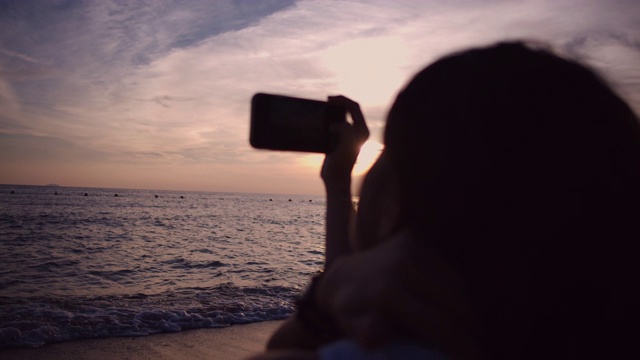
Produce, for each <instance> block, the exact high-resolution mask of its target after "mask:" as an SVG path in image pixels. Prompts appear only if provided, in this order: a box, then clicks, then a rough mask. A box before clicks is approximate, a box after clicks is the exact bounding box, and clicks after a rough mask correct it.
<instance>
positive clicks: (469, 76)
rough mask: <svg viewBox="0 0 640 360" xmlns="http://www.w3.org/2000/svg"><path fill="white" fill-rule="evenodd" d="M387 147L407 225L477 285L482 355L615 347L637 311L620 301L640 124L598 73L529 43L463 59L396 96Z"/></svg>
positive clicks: (561, 353) (639, 159)
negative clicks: (624, 324) (630, 314)
mask: <svg viewBox="0 0 640 360" xmlns="http://www.w3.org/2000/svg"><path fill="white" fill-rule="evenodd" d="M385 147H386V149H385V151H386V153H387V154H388V156H389V158H390V159H391V162H392V164H393V166H394V168H395V171H396V172H397V175H398V178H399V181H400V183H401V184H402V187H401V189H400V191H401V198H402V209H403V211H404V212H403V217H404V219H405V221H406V225H407V226H408V227H409V228H410V229H411V230H412V231H413V232H414V233H415V235H416V237H417V238H419V239H421V240H423V241H425V243H426V244H428V247H429V248H430V249H433V251H438V252H440V253H442V255H443V256H444V257H445V258H446V259H447V261H449V262H450V263H451V264H452V266H453V267H454V268H455V269H456V270H457V271H459V273H460V276H461V277H462V278H463V279H464V280H465V282H466V284H467V287H468V291H469V296H470V297H471V299H472V302H473V303H474V304H475V312H476V315H477V326H478V328H477V329H475V330H476V331H477V338H478V340H479V342H480V343H481V345H482V347H483V351H484V355H486V356H487V357H488V358H496V357H503V356H507V357H509V358H527V357H530V358H538V357H542V356H544V357H549V356H551V357H554V356H557V357H568V356H569V355H571V354H573V355H575V356H578V355H576V354H580V355H589V356H595V354H598V352H597V351H596V352H594V346H595V345H594V344H599V345H598V346H600V345H601V346H600V348H599V349H600V350H602V351H603V352H604V351H605V350H607V351H611V350H615V349H610V348H609V345H610V346H611V347H613V346H614V343H617V342H619V340H621V338H620V336H623V334H622V332H621V331H617V330H615V328H614V329H612V328H611V327H612V326H613V327H618V326H619V325H621V324H622V323H621V321H624V320H623V318H624V317H625V316H627V315H628V314H627V313H625V312H626V311H628V310H629V309H632V308H633V309H637V306H638V305H637V304H632V303H631V301H632V300H631V299H630V298H628V299H626V300H625V299H624V297H623V296H622V295H621V294H622V293H623V292H624V290H623V287H622V285H624V281H634V279H635V276H636V275H637V274H638V272H637V266H636V265H634V264H635V260H634V259H632V258H631V255H630V254H632V253H633V252H631V251H630V250H631V248H632V245H633V243H635V241H637V239H638V235H639V234H640V231H639V229H640V228H639V227H638V226H637V225H636V224H637V223H638V220H639V219H640V216H639V215H640V212H639V211H638V206H639V204H640V127H639V125H638V119H637V116H636V115H635V114H634V113H633V111H632V110H631V109H630V108H629V106H628V105H627V104H626V103H625V102H624V101H623V100H621V98H620V97H619V96H617V95H616V94H615V93H614V92H613V91H612V90H611V88H610V87H609V86H608V85H606V83H605V82H604V81H603V80H602V79H601V78H600V77H599V76H597V75H596V74H595V73H594V72H593V71H591V70H589V69H587V68H586V67H585V66H583V65H580V64H578V63H576V62H574V61H570V60H567V59H563V58H561V57H559V56H556V55H554V54H552V53H551V52H549V51H547V50H543V49H539V48H538V49H536V48H532V47H530V46H527V45H525V44H522V43H502V44H498V45H495V46H491V47H488V48H483V49H475V50H470V51H466V52H463V53H459V54H455V55H452V56H449V57H446V58H443V59H441V60H439V61H437V62H436V63H434V64H432V65H430V66H428V67H427V68H426V69H424V70H423V71H421V72H420V73H418V74H417V75H416V76H415V77H414V78H413V80H412V81H411V82H410V83H409V84H408V85H407V87H406V88H405V89H404V90H403V91H402V92H401V93H400V94H399V95H398V98H397V100H396V102H395V104H394V105H393V108H392V110H391V112H390V114H389V118H388V122H387V127H386V132H385ZM626 285H627V287H628V286H631V285H630V284H626ZM614 295H615V296H614ZM612 301H613V302H617V303H619V304H618V305H615V306H614V305H613V303H612ZM624 301H627V302H626V305H624V304H623V303H624ZM612 306H613V307H612ZM614 309H615V310H614ZM616 311H618V313H616ZM634 326H637V325H634ZM616 346H617V345H616ZM607 354H610V353H609V352H607Z"/></svg>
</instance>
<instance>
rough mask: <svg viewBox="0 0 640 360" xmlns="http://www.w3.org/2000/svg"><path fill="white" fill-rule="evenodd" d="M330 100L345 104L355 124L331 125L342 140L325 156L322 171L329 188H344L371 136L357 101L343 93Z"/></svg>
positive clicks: (329, 100) (332, 129)
mask: <svg viewBox="0 0 640 360" xmlns="http://www.w3.org/2000/svg"><path fill="white" fill-rule="evenodd" d="M328 102H329V103H330V104H335V105H340V106H343V107H344V108H345V109H346V110H347V112H348V113H349V115H351V119H352V120H353V124H349V123H346V122H345V123H338V124H334V125H333V126H332V127H331V129H330V130H331V131H333V132H337V133H338V134H339V139H340V141H339V143H338V147H337V148H336V149H335V150H334V151H332V152H331V153H329V154H327V156H326V157H325V160H324V164H323V165H322V171H321V172H320V176H321V177H322V180H324V182H325V185H326V186H327V189H331V188H333V187H338V188H343V187H344V186H345V182H346V183H348V184H349V185H350V184H351V171H352V170H353V166H354V164H355V163H356V159H357V158H358V154H359V153H360V148H361V147H362V145H363V144H364V142H365V141H367V139H368V138H369V129H368V128H367V124H366V123H365V120H364V115H363V114H362V111H361V110H360V105H358V103H357V102H355V101H353V100H351V99H349V98H347V97H345V96H341V95H340V96H329V99H328Z"/></svg>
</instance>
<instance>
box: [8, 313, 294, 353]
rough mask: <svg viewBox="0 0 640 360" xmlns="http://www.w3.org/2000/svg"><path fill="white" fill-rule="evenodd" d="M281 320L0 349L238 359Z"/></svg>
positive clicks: (254, 350) (257, 346) (259, 348)
mask: <svg viewBox="0 0 640 360" xmlns="http://www.w3.org/2000/svg"><path fill="white" fill-rule="evenodd" d="M280 323H281V321H265V322H259V323H253V324H247V325H234V326H230V327H228V328H222V329H198V330H189V331H183V332H178V333H171V334H157V335H151V336H141V337H116V338H104V339H89V340H76V341H66V342H62V343H57V344H49V345H44V346H42V347H39V348H35V349H29V348H12V349H0V359H16V360H26V359H29V360H36V359H38V360H62V359H65V360H74V359H106V360H111V359H113V360H116V359H118V360H120V359H123V360H124V359H130V360H137V359H141V360H146V359H149V360H151V359H167V360H168V359H193V360H197V359H219V360H237V359H243V358H245V357H247V356H249V355H252V354H255V353H259V352H261V351H263V350H264V348H265V345H266V342H267V340H268V339H269V337H270V336H271V334H272V333H273V332H274V331H275V329H276V328H277V327H278V325H279V324H280Z"/></svg>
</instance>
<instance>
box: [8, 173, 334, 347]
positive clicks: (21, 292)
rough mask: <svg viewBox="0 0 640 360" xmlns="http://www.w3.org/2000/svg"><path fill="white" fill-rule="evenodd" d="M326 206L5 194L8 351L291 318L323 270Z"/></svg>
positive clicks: (186, 196) (214, 197)
mask: <svg viewBox="0 0 640 360" xmlns="http://www.w3.org/2000/svg"><path fill="white" fill-rule="evenodd" d="M116 195H117V196H116ZM324 206H325V202H324V198H323V197H320V196H300V195H264V194H232V193H207V192H176V191H151V190H123V189H95V188H70V187H37V186H9V185H2V186H0V348H2V347H15V346H30V347H36V346H40V345H43V344H45V343H50V342H58V341H65V340H72V339H80V338H94V337H108V336H139V335H149V334H156V333H161V332H175V331H181V330H186V329H194V328H214V327H224V326H229V325H233V324H242V323H249V322H256V321H263V320H275V319H283V318H285V317H287V316H288V315H290V314H291V313H292V311H293V306H292V303H293V299H294V298H295V297H296V296H297V295H298V294H299V293H300V292H301V290H302V288H303V286H304V285H305V284H306V283H307V281H308V279H309V277H310V276H312V275H313V274H315V273H317V272H318V271H319V270H320V269H321V267H322V264H323V259H324V257H323V254H324V241H323V238H324Z"/></svg>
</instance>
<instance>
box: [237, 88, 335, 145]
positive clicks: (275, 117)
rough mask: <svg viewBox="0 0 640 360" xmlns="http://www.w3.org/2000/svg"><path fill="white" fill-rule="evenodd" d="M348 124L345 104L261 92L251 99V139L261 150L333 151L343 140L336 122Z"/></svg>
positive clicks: (252, 143)
mask: <svg viewBox="0 0 640 360" xmlns="http://www.w3.org/2000/svg"><path fill="white" fill-rule="evenodd" d="M337 123H345V124H346V109H345V107H344V105H343V104H339V103H329V102H325V101H317V100H309V99H300V98H295V97H290V96H282V95H273V94H263V93H258V94H256V95H254V96H253V98H252V99H251V131H250V135H249V142H250V143H251V146H253V147H254V148H258V149H269V150H288V151H304V152H317V153H329V152H331V151H332V150H334V149H335V148H336V147H337V146H338V143H339V141H340V140H339V135H338V134H337V133H335V132H332V131H330V127H331V126H332V124H337Z"/></svg>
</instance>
